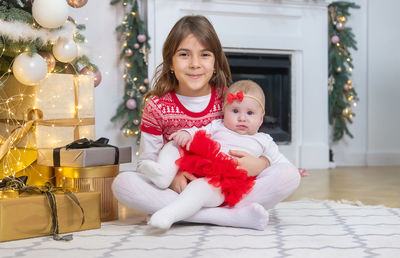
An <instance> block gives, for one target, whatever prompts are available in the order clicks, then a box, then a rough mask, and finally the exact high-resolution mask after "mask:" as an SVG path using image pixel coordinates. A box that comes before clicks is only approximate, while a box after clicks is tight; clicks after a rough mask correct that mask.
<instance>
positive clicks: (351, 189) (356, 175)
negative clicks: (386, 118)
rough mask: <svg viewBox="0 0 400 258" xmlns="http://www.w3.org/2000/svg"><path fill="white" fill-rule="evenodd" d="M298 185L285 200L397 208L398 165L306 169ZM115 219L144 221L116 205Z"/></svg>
mask: <svg viewBox="0 0 400 258" xmlns="http://www.w3.org/2000/svg"><path fill="white" fill-rule="evenodd" d="M307 173H308V174H310V175H309V176H308V177H303V178H302V181H301V183H300V186H299V188H298V189H297V190H296V191H295V192H294V193H293V194H292V195H291V196H289V197H288V198H287V199H286V200H285V201H295V200H299V199H302V198H312V199H318V200H335V201H338V200H348V201H361V202H362V203H363V204H364V205H385V206H387V207H392V208H400V166H399V167H337V168H334V169H325V170H309V171H307ZM119 219H120V220H121V221H124V220H129V221H130V222H131V223H134V224H140V223H146V222H145V221H146V214H144V213H142V212H139V211H135V210H132V209H129V208H127V207H125V206H124V205H119Z"/></svg>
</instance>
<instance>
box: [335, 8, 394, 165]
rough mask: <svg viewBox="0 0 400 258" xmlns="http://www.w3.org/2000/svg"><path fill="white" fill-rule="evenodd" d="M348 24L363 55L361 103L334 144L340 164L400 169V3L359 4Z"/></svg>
mask: <svg viewBox="0 0 400 258" xmlns="http://www.w3.org/2000/svg"><path fill="white" fill-rule="evenodd" d="M355 2H356V3H357V4H359V5H360V6H361V9H358V10H356V9H352V10H351V12H352V14H353V15H352V16H351V17H350V19H349V22H348V25H349V26H352V27H353V30H354V33H355V35H356V40H357V46H358V51H352V55H353V58H354V66H355V69H354V70H353V79H352V81H353V83H354V85H355V87H356V90H357V92H358V95H359V98H360V101H359V105H358V107H357V108H356V109H354V111H355V113H356V117H355V118H354V123H353V124H352V125H350V131H351V132H352V133H353V135H354V139H351V138H349V137H345V139H344V140H343V141H341V142H340V143H339V144H335V145H334V146H333V150H334V152H335V161H336V164H337V165H339V166H349V165H358V166H359V165H368V166H376V165H400V137H399V136H398V134H397V133H396V129H397V128H399V126H400V118H399V115H398V114H397V113H398V112H397V110H398V107H397V105H396V104H397V103H398V101H399V99H400V87H399V86H400V85H399V82H398V78H397V76H398V75H399V74H400V52H399V51H398V45H399V44H398V42H399V41H400V30H399V26H400V20H399V17H398V10H399V9H400V1H398V0H380V1H375V0H356V1H355Z"/></svg>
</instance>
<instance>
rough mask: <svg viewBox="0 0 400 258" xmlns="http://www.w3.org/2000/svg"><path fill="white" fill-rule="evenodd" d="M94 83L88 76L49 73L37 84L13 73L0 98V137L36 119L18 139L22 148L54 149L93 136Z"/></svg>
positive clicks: (0, 93)
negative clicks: (22, 80) (0, 101)
mask: <svg viewBox="0 0 400 258" xmlns="http://www.w3.org/2000/svg"><path fill="white" fill-rule="evenodd" d="M93 96H94V82H93V78H92V77H91V76H88V75H79V76H78V75H71V74H49V75H48V76H47V77H46V78H45V79H43V80H42V81H41V82H40V83H39V84H38V85H36V86H26V85H23V84H21V83H19V82H18V81H17V80H16V79H15V77H13V76H10V77H7V79H6V80H5V82H4V86H3V87H2V91H0V98H2V99H3V100H5V104H4V107H3V108H1V109H0V136H1V137H2V138H3V139H6V138H7V137H8V136H9V135H10V132H12V131H13V130H15V129H16V128H18V127H21V126H23V125H25V124H26V123H27V122H28V121H34V123H33V127H32V128H33V129H32V130H29V131H28V132H27V135H25V136H24V137H22V138H21V140H19V141H18V142H17V145H16V146H17V147H21V148H26V147H28V148H54V147H59V146H63V145H66V144H68V143H70V142H72V141H74V140H77V139H80V138H82V137H87V138H94V137H95V128H94V99H93Z"/></svg>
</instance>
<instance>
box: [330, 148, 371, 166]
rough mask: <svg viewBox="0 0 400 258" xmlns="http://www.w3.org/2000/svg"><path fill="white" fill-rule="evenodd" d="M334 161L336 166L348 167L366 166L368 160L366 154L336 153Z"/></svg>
mask: <svg viewBox="0 0 400 258" xmlns="http://www.w3.org/2000/svg"><path fill="white" fill-rule="evenodd" d="M333 160H334V162H335V164H336V166H339V167H347V166H351V167H353V166H357V167H358V166H366V165H367V158H366V154H365V152H344V151H340V152H339V151H336V152H335V151H334V153H333Z"/></svg>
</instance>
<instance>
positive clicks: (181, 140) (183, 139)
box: [169, 131, 192, 150]
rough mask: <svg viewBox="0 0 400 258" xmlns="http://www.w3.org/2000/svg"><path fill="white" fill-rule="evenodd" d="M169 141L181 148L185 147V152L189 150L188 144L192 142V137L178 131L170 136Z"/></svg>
mask: <svg viewBox="0 0 400 258" xmlns="http://www.w3.org/2000/svg"><path fill="white" fill-rule="evenodd" d="M169 140H174V142H175V144H177V145H179V146H181V147H186V150H189V146H190V143H191V142H192V136H191V135H190V133H188V132H186V131H178V132H175V133H173V134H171V136H170V137H169Z"/></svg>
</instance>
